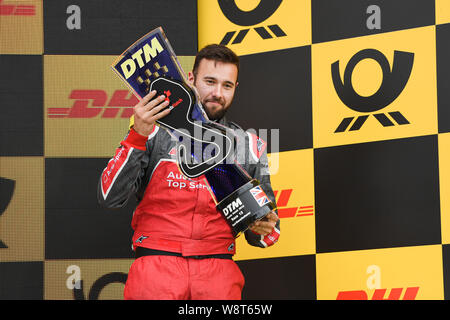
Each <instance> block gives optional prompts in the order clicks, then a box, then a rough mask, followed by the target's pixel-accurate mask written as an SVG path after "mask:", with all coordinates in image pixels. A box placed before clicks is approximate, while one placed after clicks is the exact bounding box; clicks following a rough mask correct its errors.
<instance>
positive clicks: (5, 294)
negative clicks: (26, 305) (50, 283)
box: [0, 261, 44, 300]
mask: <svg viewBox="0 0 450 320" xmlns="http://www.w3.org/2000/svg"><path fill="white" fill-rule="evenodd" d="M42 299H44V262H43V261H35V262H0V300H42Z"/></svg>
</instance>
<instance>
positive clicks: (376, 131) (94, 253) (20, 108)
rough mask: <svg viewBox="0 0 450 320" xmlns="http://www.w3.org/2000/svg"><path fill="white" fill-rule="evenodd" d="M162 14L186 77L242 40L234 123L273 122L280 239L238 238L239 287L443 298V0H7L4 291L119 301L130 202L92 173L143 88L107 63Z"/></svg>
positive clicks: (0, 284) (448, 119)
mask: <svg viewBox="0 0 450 320" xmlns="http://www.w3.org/2000/svg"><path fill="white" fill-rule="evenodd" d="M158 26H162V27H163V29H164V31H165V32H166V34H167V36H168V38H169V40H170V42H171V44H172V46H173V47H174V49H175V52H176V53H177V55H178V57H179V59H180V61H181V63H182V65H183V68H184V70H185V71H186V72H187V71H189V70H191V68H192V64H193V57H194V55H195V53H196V52H197V50H198V49H199V48H201V47H203V46H204V45H206V44H209V43H224V44H226V45H227V46H229V47H230V48H231V49H233V50H235V51H236V52H237V53H238V54H239V55H240V57H241V72H240V76H239V82H240V84H239V86H238V90H237V93H236V98H235V101H234V103H233V106H232V109H231V110H230V112H229V118H230V119H231V120H234V121H236V122H238V123H239V124H241V125H242V126H243V127H244V128H246V129H249V128H254V129H255V130H257V131H258V130H260V129H267V130H268V132H269V135H268V137H267V139H268V142H269V153H270V154H269V157H270V162H271V174H272V184H273V189H274V190H275V192H276V198H277V205H278V208H279V214H280V218H281V230H282V233H281V237H280V241H279V242H278V243H277V244H276V245H275V246H274V247H271V248H268V249H259V248H254V247H250V246H249V245H247V244H246V243H245V239H242V238H238V244H237V254H236V256H235V260H236V261H237V263H238V264H239V266H240V267H241V269H242V271H243V273H244V275H245V278H246V285H245V288H244V291H243V298H244V299H312V300H314V299H318V300H323V299H331V300H333V299H354V298H357V299H369V300H370V299H437V300H441V299H449V298H450V272H449V268H450V203H449V201H450V197H449V196H448V194H449V192H450V59H449V57H450V42H449V41H448V39H449V37H450V3H449V1H447V0H396V1H389V0H370V1H369V0H341V1H335V0H231V1H226V0H198V1H195V0H190V1H175V0H170V1H166V0H152V1H139V0H129V1H119V0H95V1H92V0H78V1H68V0H2V1H0V106H1V113H0V114H1V116H0V298H1V299H121V298H122V292H123V285H124V282H125V280H126V277H127V273H128V269H129V267H130V265H131V263H132V261H133V254H132V251H131V248H130V244H131V243H130V241H131V234H132V230H131V227H130V220H131V215H132V210H133V206H134V205H135V202H134V201H133V200H132V201H130V203H129V204H128V205H127V206H126V207H125V208H122V209H119V210H107V209H103V208H100V207H99V206H98V205H97V200H96V185H97V181H98V178H99V175H100V172H101V171H102V169H103V168H104V167H105V165H106V163H107V161H108V159H109V158H110V157H111V156H112V155H113V152H114V150H115V148H116V147H117V146H118V144H119V142H120V141H121V139H122V138H123V137H124V135H125V134H126V132H127V127H128V121H129V117H130V115H131V113H132V110H131V108H132V107H133V106H134V104H135V103H136V98H134V96H133V95H132V94H131V93H130V92H129V91H128V90H127V88H126V86H125V85H124V84H123V83H122V82H121V81H120V80H119V79H118V78H117V77H116V75H115V74H114V73H113V71H112V70H111V67H110V66H111V64H112V63H113V61H114V60H115V59H116V57H117V56H118V55H120V54H121V53H122V52H123V51H124V50H125V49H126V48H127V47H128V46H129V45H130V44H132V43H133V42H134V41H135V40H137V39H138V38H140V37H141V36H143V35H144V34H146V33H147V32H149V31H151V30H152V29H154V28H155V27H158ZM271 129H279V139H277V136H276V135H275V134H270V133H275V132H276V131H271ZM277 145H278V146H279V150H278V149H277V148H276V146H277ZM262 279H264V280H263V281H262Z"/></svg>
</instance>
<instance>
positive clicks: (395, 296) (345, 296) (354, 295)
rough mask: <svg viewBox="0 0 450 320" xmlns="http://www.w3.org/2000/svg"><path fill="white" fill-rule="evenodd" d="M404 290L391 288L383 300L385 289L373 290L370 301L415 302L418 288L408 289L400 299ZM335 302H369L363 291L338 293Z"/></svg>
mask: <svg viewBox="0 0 450 320" xmlns="http://www.w3.org/2000/svg"><path fill="white" fill-rule="evenodd" d="M403 289H404V288H393V289H391V290H390V292H389V295H388V297H387V298H385V295H386V291H387V289H375V291H374V293H373V296H372V299H371V300H415V299H416V296H417V292H419V287H408V288H406V290H405V294H404V295H403V299H400V297H401V295H402V292H403ZM336 300H369V299H368V296H367V293H366V292H365V291H364V290H352V291H339V293H338V295H337V297H336Z"/></svg>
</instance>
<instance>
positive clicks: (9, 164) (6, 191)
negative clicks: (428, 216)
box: [0, 157, 45, 261]
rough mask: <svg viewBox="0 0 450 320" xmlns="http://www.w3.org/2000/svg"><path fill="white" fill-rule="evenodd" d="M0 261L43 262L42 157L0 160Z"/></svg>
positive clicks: (5, 158) (43, 190) (4, 158)
mask: <svg viewBox="0 0 450 320" xmlns="http://www.w3.org/2000/svg"><path fill="white" fill-rule="evenodd" d="M0 180H1V181H0V182H1V183H0V185H1V195H0V200H1V202H0V261H39V260H43V259H44V220H45V219H44V192H45V188H44V158H42V157H2V158H0Z"/></svg>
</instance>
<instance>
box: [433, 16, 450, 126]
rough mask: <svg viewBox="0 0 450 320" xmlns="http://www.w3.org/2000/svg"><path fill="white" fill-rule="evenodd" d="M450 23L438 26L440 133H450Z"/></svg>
mask: <svg viewBox="0 0 450 320" xmlns="http://www.w3.org/2000/svg"><path fill="white" fill-rule="evenodd" d="M449 38H450V23H448V24H441V25H437V26H436V79H437V102H438V128H439V133H443V132H450V42H449V41H448V39H449Z"/></svg>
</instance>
